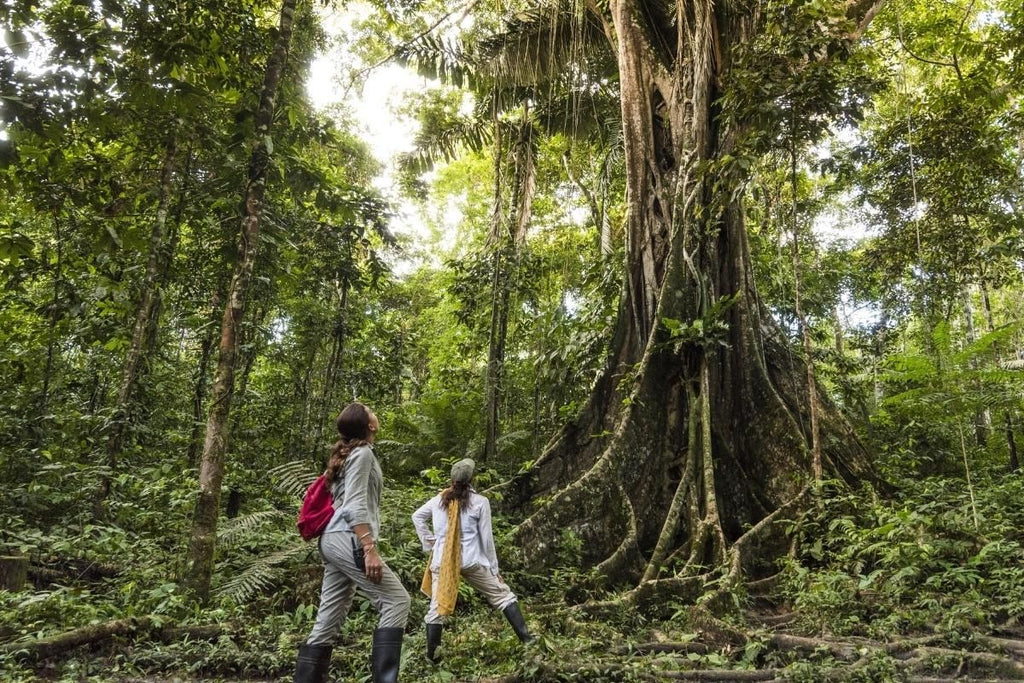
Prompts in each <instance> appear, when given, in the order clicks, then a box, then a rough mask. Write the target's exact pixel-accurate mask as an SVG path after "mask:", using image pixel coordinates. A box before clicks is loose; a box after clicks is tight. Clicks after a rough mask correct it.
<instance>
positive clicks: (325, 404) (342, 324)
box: [312, 282, 350, 451]
mask: <svg viewBox="0 0 1024 683" xmlns="http://www.w3.org/2000/svg"><path fill="white" fill-rule="evenodd" d="M349 289H350V287H349V284H348V282H341V283H339V284H338V287H337V290H338V308H337V311H336V313H335V320H334V326H333V328H332V329H331V351H330V354H329V355H328V357H327V368H326V370H325V372H324V384H323V391H322V392H321V396H320V409H319V411H317V415H318V419H317V424H316V430H315V431H316V439H315V440H314V443H313V449H312V450H313V451H317V450H318V449H319V448H320V447H321V445H322V444H323V442H324V428H325V427H326V426H327V424H328V421H329V418H330V414H331V413H332V412H334V411H335V410H340V406H336V405H335V403H336V399H335V396H336V394H337V385H338V378H339V376H340V373H341V359H342V357H343V355H344V353H345V338H346V336H347V328H346V314H347V312H348V294H349ZM331 433H333V431H332V432H331Z"/></svg>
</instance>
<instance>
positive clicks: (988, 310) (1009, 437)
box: [979, 278, 1020, 472]
mask: <svg viewBox="0 0 1024 683" xmlns="http://www.w3.org/2000/svg"><path fill="white" fill-rule="evenodd" d="M979 288H980V289H981V303H982V308H984V310H985V325H986V326H987V329H988V331H989V332H994V331H995V329H996V323H995V319H994V317H993V315H992V301H991V299H989V296H988V287H987V286H986V285H985V280H984V278H983V279H982V281H981V284H980V285H979ZM1013 420H1014V411H1013V410H1011V409H1007V411H1006V414H1005V415H1003V423H1004V424H1005V425H1006V450H1007V455H1008V457H1009V466H1010V471H1011V472H1019V471H1020V459H1019V458H1018V456H1017V440H1016V439H1015V438H1014V435H1013Z"/></svg>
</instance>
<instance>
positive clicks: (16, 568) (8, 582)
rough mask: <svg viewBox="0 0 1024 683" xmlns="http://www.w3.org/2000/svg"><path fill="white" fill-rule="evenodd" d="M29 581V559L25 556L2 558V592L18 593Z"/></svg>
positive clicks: (0, 574) (0, 571) (0, 559)
mask: <svg viewBox="0 0 1024 683" xmlns="http://www.w3.org/2000/svg"><path fill="white" fill-rule="evenodd" d="M27 581H28V558H27V557H25V556H23V555H4V556H0V590H5V591H11V592H12V593H16V592H18V591H20V590H22V589H24V588H25V583H26V582H27Z"/></svg>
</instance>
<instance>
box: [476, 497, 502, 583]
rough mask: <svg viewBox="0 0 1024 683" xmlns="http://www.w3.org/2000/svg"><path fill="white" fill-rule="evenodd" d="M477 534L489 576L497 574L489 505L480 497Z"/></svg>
mask: <svg viewBox="0 0 1024 683" xmlns="http://www.w3.org/2000/svg"><path fill="white" fill-rule="evenodd" d="M476 524H477V533H478V534H479V535H480V549H481V550H482V551H483V554H484V557H486V558H487V562H488V564H490V565H491V567H490V569H491V574H494V575H497V573H498V553H497V551H496V550H495V548H494V533H493V532H492V531H491V503H490V501H488V500H487V499H486V498H483V496H481V504H480V518H479V519H478V520H477V523H476Z"/></svg>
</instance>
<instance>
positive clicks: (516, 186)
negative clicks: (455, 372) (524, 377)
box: [483, 105, 536, 462]
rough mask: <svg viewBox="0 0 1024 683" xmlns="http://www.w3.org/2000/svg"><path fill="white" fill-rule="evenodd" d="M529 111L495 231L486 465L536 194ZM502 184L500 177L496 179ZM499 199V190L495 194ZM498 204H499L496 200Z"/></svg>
mask: <svg viewBox="0 0 1024 683" xmlns="http://www.w3.org/2000/svg"><path fill="white" fill-rule="evenodd" d="M529 117H530V114H529V109H528V108H527V106H526V105H524V106H523V114H522V122H521V125H520V134H519V138H518V140H516V143H515V146H514V148H513V163H514V165H515V172H514V174H513V179H512V187H513V197H512V202H511V205H512V211H513V212H514V214H513V215H512V216H511V217H510V218H509V220H508V225H509V229H508V230H507V233H508V234H507V235H506V234H505V233H506V231H505V230H502V229H501V227H500V224H498V223H496V224H495V226H494V227H493V230H494V232H493V233H492V237H494V238H495V239H494V240H493V248H494V254H493V272H492V276H491V331H490V336H489V339H488V345H487V378H486V382H485V387H486V388H485V402H486V406H485V413H486V415H487V433H486V438H485V441H484V453H483V461H484V462H491V461H493V459H494V456H495V455H496V454H497V449H498V436H499V434H500V429H501V425H500V417H501V415H500V404H501V400H502V398H503V391H502V383H503V376H504V371H505V345H506V342H507V340H508V322H509V300H510V299H511V294H512V291H511V290H512V286H513V283H512V278H513V276H514V273H515V271H516V270H517V269H518V267H519V255H520V251H521V249H522V246H523V243H524V242H525V241H526V233H527V232H528V231H529V228H530V220H531V217H532V215H533V196H534V192H535V190H536V166H535V164H534V149H533V144H534V143H533V123H532V122H531V121H530V118H529ZM495 182H496V183H497V182H501V181H500V175H496V176H495ZM495 195H496V197H500V190H499V189H496V190H495ZM496 201H497V200H496Z"/></svg>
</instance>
